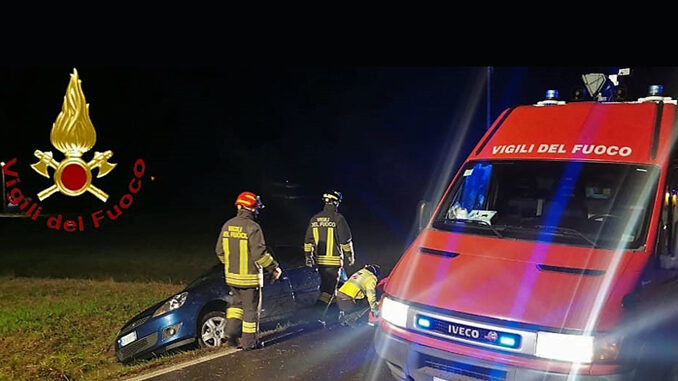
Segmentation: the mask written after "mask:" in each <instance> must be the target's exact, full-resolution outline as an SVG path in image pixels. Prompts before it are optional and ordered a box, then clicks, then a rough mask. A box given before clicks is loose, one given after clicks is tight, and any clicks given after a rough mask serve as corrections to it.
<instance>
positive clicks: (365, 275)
mask: <svg viewBox="0 0 678 381" xmlns="http://www.w3.org/2000/svg"><path fill="white" fill-rule="evenodd" d="M339 292H341V293H342V294H345V295H346V296H349V297H350V298H351V299H363V298H364V297H365V296H367V301H368V302H369V303H370V309H372V310H373V311H374V310H376V309H377V277H376V276H375V275H374V274H372V272H371V271H368V270H367V269H361V270H358V271H357V272H356V273H355V274H353V275H351V277H350V278H348V281H346V283H344V284H343V285H342V286H341V288H340V289H339Z"/></svg>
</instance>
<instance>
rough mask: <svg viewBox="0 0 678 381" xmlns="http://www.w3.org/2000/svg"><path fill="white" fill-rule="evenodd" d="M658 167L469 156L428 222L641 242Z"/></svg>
mask: <svg viewBox="0 0 678 381" xmlns="http://www.w3.org/2000/svg"><path fill="white" fill-rule="evenodd" d="M658 175H659V170H658V168H656V167H654V166H645V165H636V164H615V163H593V162H583V161H527V160H524V161H483V162H470V163H468V164H467V165H466V167H464V169H463V170H462V172H461V176H459V178H458V179H457V181H456V182H455V184H454V185H453V186H452V189H451V191H450V192H449V193H448V195H447V197H446V199H445V200H444V202H443V204H442V207H441V208H440V211H439V213H438V215H437V216H436V218H435V220H434V223H433V226H434V227H435V228H437V229H443V230H449V231H459V232H463V233H469V234H483V235H493V236H497V237H498V238H513V239H525V240H535V241H546V242H559V243H566V244H573V245H582V246H592V247H600V248H608V249H615V248H625V249H638V248H640V247H641V246H642V245H643V244H644V242H645V237H646V235H647V226H648V224H649V220H650V212H651V209H652V208H651V201H652V199H653V198H654V195H655V191H656V186H657V179H658Z"/></svg>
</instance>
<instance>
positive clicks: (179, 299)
mask: <svg viewBox="0 0 678 381" xmlns="http://www.w3.org/2000/svg"><path fill="white" fill-rule="evenodd" d="M187 296H188V292H186V291H184V292H182V293H181V294H177V295H174V296H173V297H171V298H169V299H168V300H167V301H166V302H165V303H163V304H162V306H160V307H158V309H157V310H155V312H154V313H153V317H156V316H160V315H162V314H164V313H167V312H170V311H174V310H176V309H177V308H181V306H183V305H184V303H186V297H187Z"/></svg>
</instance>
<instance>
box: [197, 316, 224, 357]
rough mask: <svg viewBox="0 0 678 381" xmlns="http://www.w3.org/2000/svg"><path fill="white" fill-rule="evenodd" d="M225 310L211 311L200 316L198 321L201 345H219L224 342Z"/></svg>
mask: <svg viewBox="0 0 678 381" xmlns="http://www.w3.org/2000/svg"><path fill="white" fill-rule="evenodd" d="M225 331H226V312H224V311H212V312H209V313H207V314H205V315H204V316H203V317H202V321H201V323H200V338H199V340H198V342H199V343H200V346H201V347H203V348H204V347H219V346H221V345H222V344H224V343H225V342H226V334H225Z"/></svg>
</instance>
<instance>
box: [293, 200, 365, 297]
mask: <svg viewBox="0 0 678 381" xmlns="http://www.w3.org/2000/svg"><path fill="white" fill-rule="evenodd" d="M323 200H324V201H325V206H324V208H323V210H322V211H321V212H319V213H317V214H316V215H314V216H313V217H311V220H310V221H309V224H308V228H307V229H306V236H305V238H304V252H305V255H306V266H309V267H310V266H313V265H314V264H317V265H318V272H319V273H320V280H321V283H320V291H321V292H320V297H319V299H318V302H319V303H320V304H324V305H329V304H331V303H332V301H333V299H334V295H335V292H336V288H337V282H338V280H339V277H340V274H341V269H342V268H343V265H344V258H346V259H347V260H348V265H349V266H353V263H354V262H355V258H354V253H353V241H352V237H351V229H350V228H349V227H348V223H347V222H346V219H345V218H344V216H343V215H342V214H341V213H339V211H338V208H339V204H340V203H341V201H342V195H341V193H340V192H338V191H329V192H325V193H324V194H323Z"/></svg>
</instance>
